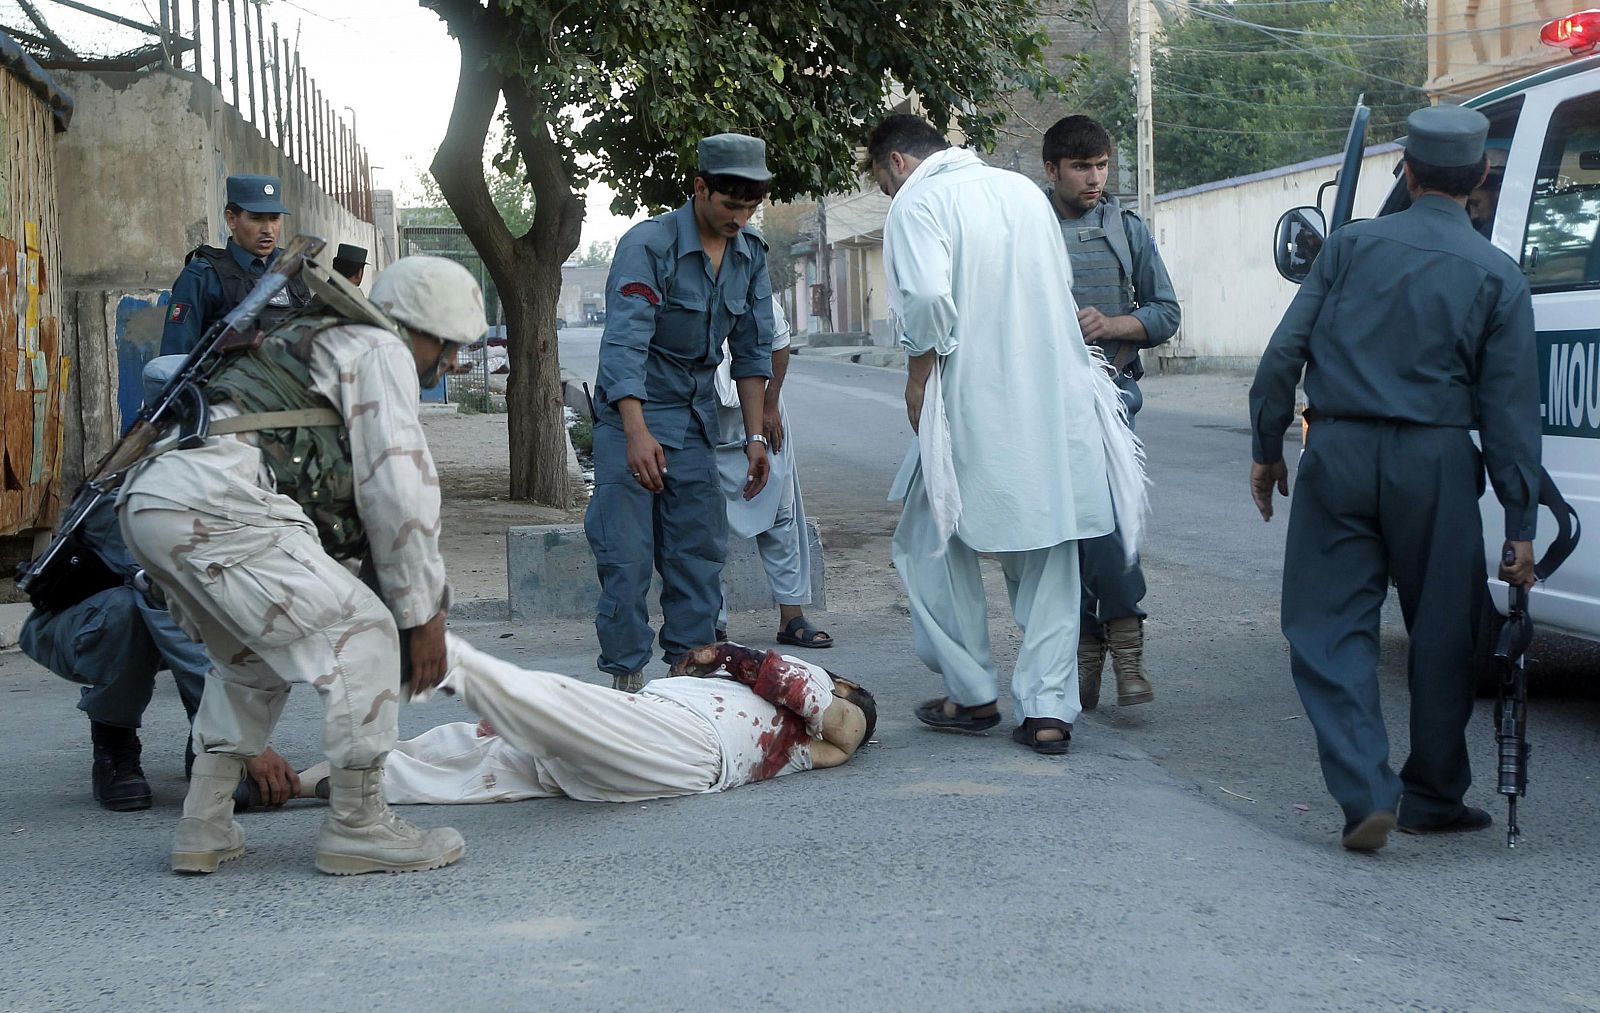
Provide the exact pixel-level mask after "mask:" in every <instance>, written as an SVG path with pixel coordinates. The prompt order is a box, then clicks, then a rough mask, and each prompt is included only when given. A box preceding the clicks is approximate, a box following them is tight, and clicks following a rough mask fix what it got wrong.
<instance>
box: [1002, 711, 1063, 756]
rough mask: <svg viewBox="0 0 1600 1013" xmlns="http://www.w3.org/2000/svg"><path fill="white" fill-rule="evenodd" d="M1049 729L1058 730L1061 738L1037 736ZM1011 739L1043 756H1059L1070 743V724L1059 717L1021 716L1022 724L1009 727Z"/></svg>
mask: <svg viewBox="0 0 1600 1013" xmlns="http://www.w3.org/2000/svg"><path fill="white" fill-rule="evenodd" d="M1050 729H1054V730H1056V731H1058V732H1060V733H1061V738H1059V739H1040V738H1039V733H1040V732H1042V731H1047V730H1050ZM1011 741H1012V742H1016V743H1020V744H1021V745H1024V746H1027V747H1028V748H1029V749H1031V750H1033V751H1034V752H1036V753H1039V754H1041V755H1044V756H1060V755H1061V754H1062V753H1065V752H1066V751H1067V749H1068V747H1069V746H1070V745H1071V743H1072V726H1071V725H1069V724H1067V723H1066V722H1065V721H1062V720H1061V719H1060V718H1023V719H1022V724H1020V725H1018V726H1017V727H1015V728H1013V729H1011Z"/></svg>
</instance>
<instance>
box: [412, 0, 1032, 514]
mask: <svg viewBox="0 0 1600 1013" xmlns="http://www.w3.org/2000/svg"><path fill="white" fill-rule="evenodd" d="M421 3H422V6H424V7H427V8H429V9H431V10H433V11H434V12H435V13H436V14H438V15H439V17H440V18H442V19H443V20H444V22H445V24H446V26H447V27H448V28H449V31H450V34H451V36H452V37H454V38H455V39H456V41H457V42H458V43H459V45H460V47H461V72H460V77H459V80H458V83H457V88H456V98H455V106H454V109H453V111H452V113H451V117H450V123H449V127H448V128H447V130H446V133H445V137H444V141H443V143H442V144H441V145H440V146H439V150H438V154H437V155H436V156H435V158H434V160H433V164H432V166H431V168H432V173H433V177H434V178H435V179H436V180H438V183H439V188H440V191H441V192H442V193H443V195H444V198H445V200H446V201H447V202H448V203H449V206H450V209H451V210H452V211H453V212H455V215H456V218H457V219H458V220H459V221H460V222H461V225H462V227H463V228H464V229H465V230H466V232H467V235H468V236H469V237H470V238H471V240H472V242H473V245H474V246H476V247H477V249H478V252H479V253H480V254H481V255H482V256H483V259H484V263H485V265H486V266H487V268H488V270H489V273H490V275H491V276H492V277H493V278H494V280H495V282H496V284H497V285H498V287H499V289H500V292H501V295H502V298H503V299H504V303H505V310H506V324H507V329H508V345H509V347H510V350H511V363H512V364H511V376H510V382H509V386H508V390H507V401H508V408H509V411H510V419H509V423H510V426H511V447H512V460H511V495H512V497H513V498H516V499H534V500H538V501H540V502H546V503H565V502H567V498H568V490H567V478H566V449H565V448H566V443H565V434H564V432H563V430H562V421H561V391H560V386H559V375H560V370H559V367H558V363H557V352H556V329H555V316H556V302H557V297H558V295H559V292H560V286H561V264H562V262H563V261H564V260H566V259H567V257H568V256H569V255H570V254H571V253H572V251H573V250H575V249H576V248H577V246H578V238H579V231H580V229H581V227H582V224H583V214H584V205H583V197H582V194H583V192H584V188H585V187H586V185H587V184H588V182H589V181H590V180H592V179H599V180H601V181H603V182H605V183H606V184H607V185H609V186H610V187H611V189H612V190H614V191H615V192H616V194H617V198H616V200H615V201H614V202H613V203H612V210H613V211H615V212H617V213H619V214H632V213H633V212H634V211H636V210H637V209H638V208H640V207H645V208H650V209H652V210H658V209H665V208H669V207H672V206H676V205H678V204H681V203H682V202H683V201H684V199H685V197H686V195H687V194H688V193H689V190H690V179H691V177H692V176H693V174H694V170H695V164H694V152H695V145H696V142H697V141H698V140H699V139H700V138H701V137H704V136H707V135H710V134H715V133H720V132H723V131H730V130H731V131H741V132H744V133H749V134H754V135H756V136H758V137H761V138H763V139H764V140H765V141H766V142H767V152H768V162H769V165H770V166H771V167H772V169H773V174H774V175H773V188H772V196H773V197H774V198H775V199H777V200H785V199H788V198H791V197H794V196H796V195H798V194H802V193H827V192H830V191H836V190H841V189H850V188H853V187H854V186H855V184H856V180H857V177H856V166H855V148H856V145H857V144H858V143H860V142H861V140H862V135H863V134H864V132H865V130H866V129H868V128H870V123H871V121H873V120H875V119H876V118H877V117H878V116H880V115H882V114H884V113H886V112H887V111H888V110H889V109H890V107H891V106H893V105H894V104H895V103H896V101H897V99H898V98H899V97H900V96H902V95H904V94H915V95H917V96H918V97H919V99H920V101H921V102H922V105H923V108H924V109H925V110H926V112H927V114H928V116H929V117H930V118H931V119H932V120H933V121H934V122H935V123H936V124H938V125H939V126H941V127H945V126H952V125H958V126H959V127H960V128H961V130H962V131H963V132H964V133H965V134H966V136H967V138H968V139H969V141H970V142H971V143H973V144H975V145H977V146H984V145H987V144H988V143H989V142H990V141H991V140H992V138H993V136H994V133H995V130H996V128H997V126H998V124H999V121H1000V120H1001V118H1002V116H1003V113H1002V111H1001V110H1000V106H999V103H998V102H997V99H998V98H999V97H1000V96H1001V95H1003V94H1004V93H1005V92H1006V91H1008V90H1011V89H1015V88H1019V87H1030V88H1036V89H1043V88H1045V87H1047V86H1049V85H1050V84H1051V83H1052V81H1053V79H1052V78H1051V77H1050V75H1049V74H1048V73H1047V71H1046V70H1045V68H1044V64H1043V60H1042V53H1043V48H1042V47H1043V43H1044V39H1043V37H1042V36H1041V35H1040V33H1039V31H1038V27H1037V20H1036V16H1037V6H1038V5H1037V4H1036V3H1034V2H1032V0H1009V2H1007V3H1004V4H994V3H989V2H987V0H945V2H942V3H937V4H926V3H917V2H911V0H809V2H801V0H770V2H767V3H764V4H758V5H746V4H728V5H710V6H708V5H705V4H703V3H691V2H686V0H591V2H590V3H586V4H573V3H566V2H559V3H558V2H549V0H545V2H540V0H421ZM502 102H503V103H504V112H503V114H501V115H500V119H501V121H502V123H503V126H504V131H505V135H504V144H503V145H502V146H501V148H500V149H499V151H498V153H497V155H496V158H495V163H494V164H495V166H496V167H497V168H498V169H500V170H501V171H503V172H507V173H509V174H511V175H513V176H514V177H515V178H517V179H519V180H520V181H521V182H522V183H523V184H524V185H525V186H526V187H527V188H528V189H529V191H530V192H531V194H532V201H533V220H532V224H531V227H529V228H528V229H527V230H526V231H521V232H518V231H516V230H514V229H513V228H512V227H509V226H508V225H507V223H506V222H505V220H504V219H503V218H502V217H501V215H500V213H499V212H498V211H497V210H496V208H495V203H494V200H493V194H492V191H491V188H490V185H489V182H488V181H487V180H486V178H485V173H484V168H483V155H484V150H485V144H486V141H487V139H488V137H489V131H490V127H491V126H492V125H493V124H494V123H495V121H496V118H497V110H498V109H499V108H500V106H501V103H502Z"/></svg>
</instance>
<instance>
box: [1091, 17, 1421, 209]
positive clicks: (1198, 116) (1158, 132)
mask: <svg viewBox="0 0 1600 1013" xmlns="http://www.w3.org/2000/svg"><path fill="white" fill-rule="evenodd" d="M1426 32H1427V7H1426V5H1425V4H1424V3H1422V2H1420V0H1327V2H1326V3H1320V2H1319V3H1311V2H1306V0H1284V2H1281V3H1266V2H1239V3H1217V2H1202V3H1192V4H1189V5H1188V6H1187V7H1185V8H1183V9H1182V11H1181V13H1178V14H1177V15H1176V18H1175V20H1165V21H1164V23H1163V27H1162V29H1161V36H1160V38H1159V40H1158V47H1157V50H1156V54H1155V58H1154V63H1155V67H1154V73H1153V75H1152V77H1151V89H1152V92H1153V98H1154V105H1155V139H1156V184H1157V188H1158V189H1159V190H1162V191H1172V190H1180V189H1183V188H1184V187H1189V186H1195V185H1197V184H1200V183H1208V182H1211V181H1213V180H1218V179H1227V178H1229V177H1232V176H1242V175H1246V174H1248V173H1252V172H1261V171H1263V170H1266V169H1271V168H1274V167H1277V166H1280V165H1290V164H1293V163H1295V162H1302V161H1305V160H1307V159H1311V158H1317V157H1319V156H1322V155H1329V154H1333V153H1335V152H1337V151H1338V150H1339V149H1340V148H1341V147H1342V146H1343V144H1344V139H1345V133H1346V131H1347V130H1348V129H1349V126H1350V115H1351V112H1352V111H1353V110H1354V108H1355V104H1356V99H1357V98H1359V97H1360V96H1362V95H1365V96H1366V102H1367V105H1369V106H1371V107H1372V122H1371V127H1370V129H1369V130H1368V138H1369V142H1371V143H1376V142H1378V141H1386V140H1392V139H1393V138H1394V137H1396V136H1397V135H1399V134H1402V133H1404V132H1405V118H1406V114H1408V113H1410V112H1411V111H1412V110H1413V109H1416V108H1418V107H1420V106H1423V105H1425V104H1427V96H1426V95H1425V94H1424V93H1423V90H1422V84H1423V81H1424V79H1425V78H1426V77H1427V73H1428V58H1427V50H1426V43H1427V39H1426ZM1069 87H1070V89H1071V93H1072V94H1073V96H1074V101H1073V107H1074V109H1081V110H1083V111H1085V112H1087V113H1089V114H1090V115H1092V116H1095V118H1097V119H1099V120H1100V121H1101V122H1102V123H1104V124H1105V126H1106V128H1107V129H1108V130H1110V131H1111V132H1112V135H1113V136H1114V137H1116V138H1117V139H1118V140H1119V141H1122V142H1125V143H1124V150H1125V151H1127V152H1128V153H1129V155H1130V156H1131V155H1133V154H1134V151H1133V148H1134V146H1133V144H1132V143H1131V142H1132V140H1133V137H1134V131H1135V121H1134V103H1133V96H1134V82H1133V78H1132V76H1131V75H1130V74H1129V73H1128V70H1127V65H1126V63H1125V62H1122V61H1116V60H1112V59H1109V58H1107V57H1105V56H1103V55H1096V56H1094V57H1092V58H1091V59H1090V60H1089V61H1088V63H1087V64H1086V65H1085V67H1084V68H1083V70H1082V71H1081V72H1080V73H1079V74H1077V75H1076V76H1075V77H1074V78H1073V80H1072V82H1071V84H1070V86H1069Z"/></svg>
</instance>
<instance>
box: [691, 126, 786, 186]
mask: <svg viewBox="0 0 1600 1013" xmlns="http://www.w3.org/2000/svg"><path fill="white" fill-rule="evenodd" d="M698 154H699V156H700V175H702V176H739V177H741V178H743V179H753V180H755V181H756V182H758V183H765V182H766V181H767V180H769V179H771V178H772V173H771V172H769V171H767V142H766V141H763V140H762V139H761V138H759V137H751V136H750V135H749V134H714V135H712V136H711V137H707V138H706V139H705V140H703V141H701V142H700V148H699V152H698Z"/></svg>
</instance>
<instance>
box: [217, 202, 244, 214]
mask: <svg viewBox="0 0 1600 1013" xmlns="http://www.w3.org/2000/svg"><path fill="white" fill-rule="evenodd" d="M222 210H224V211H232V212H233V213H234V214H236V215H242V214H244V208H242V207H240V206H239V205H238V204H235V203H234V202H233V201H229V202H228V203H227V204H225V205H223V208H222Z"/></svg>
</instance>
